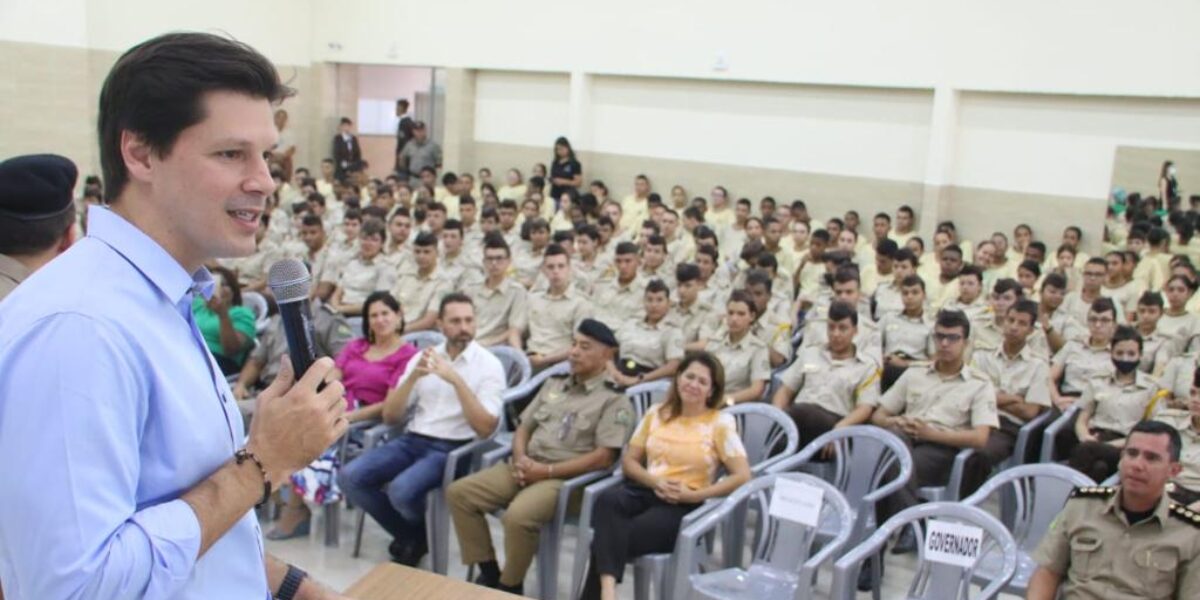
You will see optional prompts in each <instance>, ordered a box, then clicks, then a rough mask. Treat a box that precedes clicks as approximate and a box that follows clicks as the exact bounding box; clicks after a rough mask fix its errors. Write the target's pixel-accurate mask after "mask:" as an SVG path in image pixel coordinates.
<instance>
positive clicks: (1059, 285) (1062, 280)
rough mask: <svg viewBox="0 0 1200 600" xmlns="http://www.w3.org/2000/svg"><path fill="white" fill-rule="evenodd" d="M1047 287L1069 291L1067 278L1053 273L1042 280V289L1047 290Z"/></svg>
mask: <svg viewBox="0 0 1200 600" xmlns="http://www.w3.org/2000/svg"><path fill="white" fill-rule="evenodd" d="M1046 286H1049V287H1052V288H1055V289H1059V290H1065V289H1067V278H1066V277H1065V276H1063V275H1062V274H1061V273H1051V274H1049V275H1047V276H1046V278H1045V279H1043V280H1042V289H1043V290H1044V289H1046Z"/></svg>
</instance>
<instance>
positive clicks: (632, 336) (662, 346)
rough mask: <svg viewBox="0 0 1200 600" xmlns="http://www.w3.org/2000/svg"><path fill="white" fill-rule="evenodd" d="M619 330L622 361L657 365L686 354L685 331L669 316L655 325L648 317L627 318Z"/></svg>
mask: <svg viewBox="0 0 1200 600" xmlns="http://www.w3.org/2000/svg"><path fill="white" fill-rule="evenodd" d="M616 333H617V341H618V342H620V344H621V360H622V361H633V362H634V363H635V364H638V365H642V366H643V367H650V368H652V369H657V368H659V367H661V366H663V365H665V364H667V363H668V362H670V361H672V360H679V359H681V358H683V332H682V331H680V330H679V326H678V325H676V324H675V322H674V321H672V320H670V319H667V318H666V317H664V318H663V319H662V320H661V321H659V322H658V323H656V324H654V325H650V324H649V323H646V320H645V319H639V320H637V321H626V322H625V324H624V325H622V326H621V328H620V329H618V330H617V332H616Z"/></svg>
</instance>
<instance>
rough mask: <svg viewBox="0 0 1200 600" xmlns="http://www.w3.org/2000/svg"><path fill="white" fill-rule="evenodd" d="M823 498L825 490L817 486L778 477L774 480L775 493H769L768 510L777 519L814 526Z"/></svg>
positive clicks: (819, 518)
mask: <svg viewBox="0 0 1200 600" xmlns="http://www.w3.org/2000/svg"><path fill="white" fill-rule="evenodd" d="M824 498H825V490H822V489H821V488H819V487H816V486H812V485H808V484H807V483H803V482H800V481H792V480H791V479H785V478H783V477H780V478H778V479H776V480H775V493H774V494H772V495H771V509H770V511H769V512H770V514H771V516H772V517H775V518H778V519H786V520H788V521H793V522H795V523H800V524H801V525H807V526H809V527H816V526H817V522H818V521H820V520H821V502H822V500H824Z"/></svg>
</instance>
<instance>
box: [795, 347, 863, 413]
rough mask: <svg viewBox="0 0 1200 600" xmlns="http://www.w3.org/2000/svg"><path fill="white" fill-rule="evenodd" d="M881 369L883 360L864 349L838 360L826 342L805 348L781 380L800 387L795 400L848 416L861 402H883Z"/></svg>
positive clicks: (797, 387)
mask: <svg viewBox="0 0 1200 600" xmlns="http://www.w3.org/2000/svg"><path fill="white" fill-rule="evenodd" d="M880 373H881V371H880V368H879V363H878V362H876V360H875V359H874V358H873V357H872V356H871V355H869V354H867V353H865V352H862V351H861V350H858V351H857V352H856V353H855V355H854V356H852V357H850V358H848V359H844V360H835V359H834V358H833V355H832V354H830V353H829V348H828V346H822V347H819V348H817V347H810V348H802V349H801V350H800V353H799V354H798V355H796V360H795V361H794V362H792V364H791V366H789V367H788V368H787V369H786V370H785V371H784V372H783V375H781V376H780V381H781V383H782V384H783V385H785V386H787V387H789V388H791V389H793V390H796V397H795V399H794V400H793V402H795V403H797V404H815V405H817V406H819V407H821V408H823V409H825V410H827V411H829V412H832V413H834V414H837V415H839V416H842V417H845V416H846V415H848V414H850V412H851V411H853V410H854V409H855V408H856V407H858V405H859V404H866V405H871V406H874V405H876V404H878V403H879V376H880Z"/></svg>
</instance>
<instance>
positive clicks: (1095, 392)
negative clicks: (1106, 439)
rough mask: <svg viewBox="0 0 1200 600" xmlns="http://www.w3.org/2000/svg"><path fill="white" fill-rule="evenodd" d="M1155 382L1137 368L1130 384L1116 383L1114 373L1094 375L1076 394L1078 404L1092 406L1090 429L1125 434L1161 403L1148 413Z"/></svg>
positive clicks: (1086, 406) (1084, 406)
mask: <svg viewBox="0 0 1200 600" xmlns="http://www.w3.org/2000/svg"><path fill="white" fill-rule="evenodd" d="M1158 389H1159V388H1158V383H1157V382H1155V381H1154V378H1153V377H1150V376H1149V375H1147V374H1145V373H1142V372H1141V371H1137V372H1136V375H1135V377H1134V380H1133V383H1129V384H1122V383H1118V382H1117V380H1116V378H1115V376H1113V375H1107V376H1102V377H1093V378H1092V379H1090V380H1088V385H1087V387H1086V388H1084V390H1083V396H1080V397H1079V405H1080V406H1081V407H1083V408H1084V409H1089V408H1090V409H1092V419H1091V421H1090V422H1089V423H1088V425H1089V426H1090V427H1092V428H1093V429H1106V430H1108V431H1114V432H1116V433H1121V434H1127V433H1129V430H1130V429H1133V426H1134V425H1136V424H1137V422H1138V421H1141V420H1142V418H1143V417H1144V416H1145V417H1149V418H1153V417H1154V416H1155V413H1157V412H1158V410H1159V409H1160V408H1161V407H1162V405H1163V404H1165V403H1164V402H1156V403H1155V406H1154V409H1153V411H1151V414H1149V415H1147V414H1146V412H1147V410H1149V409H1150V401H1151V400H1153V399H1154V395H1155V393H1157V392H1158Z"/></svg>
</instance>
